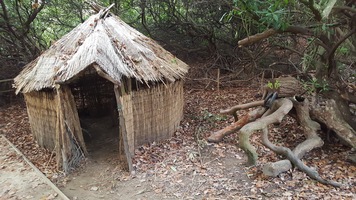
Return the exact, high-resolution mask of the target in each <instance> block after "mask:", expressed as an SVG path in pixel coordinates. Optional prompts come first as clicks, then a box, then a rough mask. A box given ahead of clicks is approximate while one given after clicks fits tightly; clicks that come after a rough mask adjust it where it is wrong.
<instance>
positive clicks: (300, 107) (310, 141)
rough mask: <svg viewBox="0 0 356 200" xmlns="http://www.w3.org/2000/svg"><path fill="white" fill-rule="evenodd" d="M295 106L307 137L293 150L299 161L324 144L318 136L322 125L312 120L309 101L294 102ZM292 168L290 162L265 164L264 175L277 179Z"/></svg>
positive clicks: (281, 161) (282, 161)
mask: <svg viewBox="0 0 356 200" xmlns="http://www.w3.org/2000/svg"><path fill="white" fill-rule="evenodd" d="M293 105H294V107H295V108H296V112H297V116H296V118H297V120H298V122H299V124H300V126H301V128H302V129H303V132H304V135H305V137H306V138H307V139H306V140H305V141H304V142H302V143H300V144H299V145H298V146H297V147H296V148H295V149H294V150H293V154H294V155H295V156H296V157H297V158H298V159H301V158H302V157H303V156H304V155H305V153H307V152H309V151H311V150H312V149H314V148H318V147H321V146H322V145H323V144H324V142H323V140H322V139H321V138H320V137H319V136H318V135H317V131H318V130H320V125H319V124H318V123H317V122H315V121H313V120H312V119H310V116H309V102H308V99H305V100H304V102H297V101H293ZM291 168H292V165H291V163H290V161H289V160H280V161H277V162H275V163H267V164H265V165H264V167H263V173H264V174H265V175H267V176H274V177H275V176H277V175H279V174H280V173H283V172H286V171H288V170H289V169H291Z"/></svg>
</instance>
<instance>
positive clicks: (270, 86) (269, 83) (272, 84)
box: [267, 80, 281, 90]
mask: <svg viewBox="0 0 356 200" xmlns="http://www.w3.org/2000/svg"><path fill="white" fill-rule="evenodd" d="M267 86H268V87H269V88H270V89H272V90H277V89H278V88H279V87H281V83H280V82H279V81H278V80H275V81H274V83H273V82H271V81H268V83H267Z"/></svg>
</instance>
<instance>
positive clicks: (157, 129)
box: [123, 81, 184, 154]
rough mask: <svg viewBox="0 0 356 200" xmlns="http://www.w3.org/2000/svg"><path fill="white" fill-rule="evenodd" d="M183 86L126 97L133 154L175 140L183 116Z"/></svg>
mask: <svg viewBox="0 0 356 200" xmlns="http://www.w3.org/2000/svg"><path fill="white" fill-rule="evenodd" d="M183 104H184V99H183V82H182V81H176V82H174V83H171V84H167V85H163V84H159V85H157V86H155V87H151V88H148V89H145V90H138V91H133V92H132V93H131V94H128V95H125V96H124V97H123V114H124V117H125V124H126V129H127V137H128V143H129V145H130V144H134V145H132V146H130V153H131V154H133V148H135V147H137V146H139V145H142V144H145V143H151V142H153V141H160V140H164V139H167V138H170V137H172V135H173V133H174V132H175V130H176V129H177V127H178V126H179V123H180V121H181V119H182V116H183Z"/></svg>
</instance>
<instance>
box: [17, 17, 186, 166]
mask: <svg viewBox="0 0 356 200" xmlns="http://www.w3.org/2000/svg"><path fill="white" fill-rule="evenodd" d="M187 71H188V66H187V65H186V64H185V63H183V62H182V61H181V60H179V59H177V58H176V57H175V56H173V55H172V54H171V53H169V52H167V51H166V50H164V49H163V48H162V47H161V46H160V45H158V44H157V43H156V42H155V41H153V40H152V39H150V38H148V37H146V36H144V35H143V34H141V33H139V32H138V31H137V30H135V29H133V28H132V27H130V26H129V25H127V24H126V23H124V22H123V21H122V20H120V19H119V18H118V17H116V16H114V15H112V14H108V13H107V12H99V13H98V14H95V15H93V16H91V17H89V19H88V20H86V21H85V22H84V23H82V24H80V25H78V26H77V27H76V28H75V29H73V30H72V31H71V32H69V33H68V34H67V35H65V36H64V37H63V38H61V39H60V40H58V41H57V42H55V43H54V44H53V45H52V46H51V47H50V48H49V49H48V50H47V51H45V52H44V53H43V54H42V55H40V56H39V57H38V58H37V59H35V60H34V61H32V62H30V63H29V64H27V66H26V67H25V68H24V70H23V71H22V72H21V73H20V74H19V75H18V76H17V77H16V78H15V87H16V93H19V92H22V93H23V94H24V97H25V100H26V105H27V111H28V116H29V121H30V124H31V131H32V133H33V135H34V138H35V139H36V140H37V142H38V144H39V145H40V146H43V147H46V148H48V149H51V150H55V152H56V158H57V164H58V166H59V168H62V169H64V170H65V171H68V169H70V168H71V167H75V165H76V164H77V163H78V161H79V160H80V159H81V158H83V157H84V156H85V155H86V153H87V150H86V143H85V141H84V139H83V133H82V130H83V129H82V128H83V127H82V125H81V120H80V118H81V115H92V116H101V115H106V114H108V113H114V116H115V112H113V111H117V112H116V118H115V120H116V121H118V124H119V129H118V132H117V135H118V136H119V135H121V138H122V140H121V141H123V144H124V147H125V148H124V150H125V154H126V157H127V158H128V163H129V167H130V162H131V161H130V157H131V156H132V155H133V154H134V149H135V147H137V146H138V145H142V144H144V143H149V142H153V141H158V140H162V139H166V138H169V137H171V136H172V134H173V133H174V131H175V130H176V128H177V126H178V125H179V123H180V120H181V118H182V115H183V85H182V79H183V77H184V75H185V74H186V73H187Z"/></svg>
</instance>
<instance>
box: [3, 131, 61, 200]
mask: <svg viewBox="0 0 356 200" xmlns="http://www.w3.org/2000/svg"><path fill="white" fill-rule="evenodd" d="M57 196H58V194H57V193H56V192H55V191H54V190H53V189H52V188H51V187H50V186H48V185H47V184H46V183H45V182H44V181H43V179H42V178H41V177H40V176H39V174H38V173H36V172H35V171H34V170H33V168H31V167H30V165H28V164H27V163H26V162H25V160H24V159H23V157H22V156H21V155H20V154H18V153H17V152H16V151H15V149H14V148H13V147H11V146H10V144H9V143H8V142H7V141H6V140H5V137H4V136H2V135H0V199H14V200H17V199H48V200H49V199H58V198H56V197H57Z"/></svg>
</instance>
